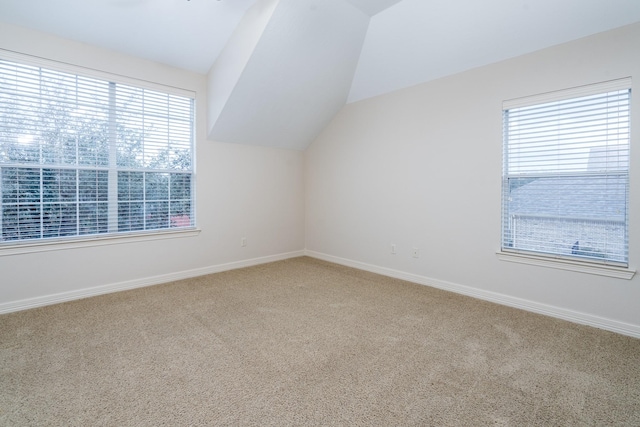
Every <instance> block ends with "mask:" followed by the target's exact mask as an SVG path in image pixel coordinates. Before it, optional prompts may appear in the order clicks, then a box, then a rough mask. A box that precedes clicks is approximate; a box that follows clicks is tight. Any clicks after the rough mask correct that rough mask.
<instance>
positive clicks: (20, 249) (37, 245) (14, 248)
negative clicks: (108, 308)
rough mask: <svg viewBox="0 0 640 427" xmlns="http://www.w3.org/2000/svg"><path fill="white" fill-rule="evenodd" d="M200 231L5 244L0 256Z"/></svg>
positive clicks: (135, 240) (197, 230) (189, 233)
mask: <svg viewBox="0 0 640 427" xmlns="http://www.w3.org/2000/svg"><path fill="white" fill-rule="evenodd" d="M200 231H201V230H200V229H197V228H189V229H180V230H166V231H165V230H163V231H153V232H148V233H132V234H118V235H110V236H100V237H97V236H91V237H80V238H76V239H73V240H65V241H60V240H56V241H48V242H47V241H45V242H43V241H39V242H34V243H26V242H20V243H13V244H12V243H5V244H4V245H0V256H8V255H22V254H29V253H34V252H46V251H60V250H66V249H78V248H87V247H92V246H105V245H117V244H121V243H134V242H147V241H152V240H163V239H176V238H179V237H193V236H197V235H198V234H200Z"/></svg>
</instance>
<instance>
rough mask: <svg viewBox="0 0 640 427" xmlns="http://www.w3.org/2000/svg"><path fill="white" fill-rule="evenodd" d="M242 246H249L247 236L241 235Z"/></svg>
mask: <svg viewBox="0 0 640 427" xmlns="http://www.w3.org/2000/svg"><path fill="white" fill-rule="evenodd" d="M240 246H242V247H243V248H244V247H245V246H247V238H246V237H241V238H240Z"/></svg>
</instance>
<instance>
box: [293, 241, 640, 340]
mask: <svg viewBox="0 0 640 427" xmlns="http://www.w3.org/2000/svg"><path fill="white" fill-rule="evenodd" d="M304 252H305V255H307V256H310V257H312V258H317V259H321V260H324V261H328V262H333V263H335V264H341V265H345V266H347V267H353V268H357V269H359V270H364V271H369V272H371V273H377V274H381V275H383V276H388V277H393V278H395V279H401V280H406V281H408V282H413V283H418V284H420V285H426V286H431V287H433V288H438V289H442V290H445V291H451V292H455V293H458V294H462V295H467V296H470V297H474V298H478V299H481V300H485V301H490V302H495V303H497V304H501V305H506V306H509V307H514V308H519V309H522V310H526V311H530V312H533V313H538V314H544V315H546V316H551V317H556V318H558V319H563V320H567V321H569V322H573V323H579V324H582V325H588V326H593V327H595V328H599V329H604V330H607V331H611V332H616V333H619V334H622V335H628V336H631V337H635V338H640V325H633V324H630V323H625V322H620V321H617V320H612V319H607V318H604V317H600V316H594V315H592V314H587V313H581V312H577V311H573V310H567V309H565V308H560V307H555V306H551V305H547V304H542V303H538V302H535V301H530V300H525V299H522V298H516V297H512V296H509V295H504V294H500V293H496V292H490V291H485V290H482V289H478V288H473V287H470V286H464V285H459V284H457V283H451V282H446V281H443V280H437V279H431V278H429V277H425V276H420V275H417V274H412V273H406V272H404V271H399V270H393V269H390V268H385V267H378V266H376V265H372V264H366V263H363V262H359V261H353V260H350V259H345V258H340V257H336V256H333V255H327V254H323V253H320V252H315V251H310V250H305V251H304Z"/></svg>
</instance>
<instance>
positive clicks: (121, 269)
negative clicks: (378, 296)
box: [0, 24, 304, 312]
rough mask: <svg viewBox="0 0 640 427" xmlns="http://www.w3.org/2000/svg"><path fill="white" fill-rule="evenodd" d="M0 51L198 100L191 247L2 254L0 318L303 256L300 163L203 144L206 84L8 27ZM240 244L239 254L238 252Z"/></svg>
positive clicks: (275, 152) (288, 154)
mask: <svg viewBox="0 0 640 427" xmlns="http://www.w3.org/2000/svg"><path fill="white" fill-rule="evenodd" d="M0 48H2V49H7V50H12V51H17V52H20V53H25V54H30V55H36V56H40V57H43V58H47V59H51V60H56V61H61V62H65V63H69V64H73V65H79V66H83V67H89V68H94V69H98V70H102V71H107V72H110V73H115V74H120V75H124V76H127V77H130V78H137V79H143V80H148V81H152V82H155V83H160V84H164V85H171V86H175V87H179V88H183V89H188V90H191V91H195V92H196V93H197V96H196V108H197V117H196V121H197V130H196V134H197V135H196V138H197V141H196V146H197V152H196V173H197V178H196V179H197V187H196V193H197V210H196V216H197V221H198V224H197V225H198V227H199V228H200V229H201V230H202V231H201V233H200V234H199V235H198V236H195V237H184V238H177V239H168V240H156V241H151V242H139V243H124V244H117V245H108V246H100V247H89V248H82V249H69V250H59V251H48V252H40V253H33V254H23V255H10V256H2V255H1V250H0V312H2V311H11V310H14V309H20V308H27V307H29V306H33V305H38V304H41V303H48V302H53V301H56V300H64V299H70V298H74V297H77V296H81V295H90V294H92V293H95V292H102V291H109V290H115V289H118V288H127V287H133V286H139V285H141V284H152V283H155V282H158V281H162V280H163V279H170V278H176V277H180V276H181V275H190V274H195V273H203V272H207V271H216V270H218V269H224V268H227V267H234V266H242V265H248V264H251V263H255V262H261V261H264V260H271V259H278V258H281V257H287V256H290V255H293V254H299V253H300V251H302V250H303V249H304V195H303V191H304V186H303V154H302V153H301V152H299V151H291V150H282V149H271V148H265V147H257V146H241V145H230V144H222V143H217V142H212V141H208V140H206V118H207V113H206V104H207V82H206V76H204V75H200V74H196V73H192V72H187V71H183V70H179V69H175V68H171V67H167V66H164V65H160V64H156V63H152V62H149V61H145V60H141V59H137V58H133V57H128V56H124V55H121V54H117V53H114V52H110V51H106V50H102V49H99V48H95V47H91V46H88V45H85V44H81V43H75V42H71V41H68V40H63V39H60V38H56V37H52V36H49V35H45V34H42V33H37V32H33V31H30V30H26V29H21V28H18V27H14V26H9V25H5V24H0ZM1 53H2V52H1V51H0V54H1ZM241 237H246V238H247V246H246V247H240V238H241ZM101 286H103V287H104V288H100V287H101Z"/></svg>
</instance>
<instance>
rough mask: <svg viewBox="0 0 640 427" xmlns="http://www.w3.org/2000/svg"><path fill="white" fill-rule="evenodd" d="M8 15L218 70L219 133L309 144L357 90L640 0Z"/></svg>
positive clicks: (102, 2)
mask: <svg viewBox="0 0 640 427" xmlns="http://www.w3.org/2000/svg"><path fill="white" fill-rule="evenodd" d="M0 21H4V22H7V23H11V24H15V25H20V26H24V27H28V28H32V29H36V30H39V31H43V32H48V33H52V34H55V35H58V36H61V37H65V38H69V39H74V40H79V41H83V42H85V43H89V44H93V45H96V46H100V47H104V48H108V49H112V50H116V51H120V52H123V53H127V54H130V55H135V56H138V57H142V58H146V59H150V60H153V61H157V62H160V63H164V64H168V65H171V66H176V67H180V68H184V69H188V70H192V71H196V72H199V73H202V74H207V76H208V82H209V92H210V98H209V111H208V113H209V116H208V131H209V135H208V136H209V137H210V138H211V139H215V140H220V141H225V142H237V143H247V144H263V145H269V146H275V147H283V148H293V149H304V148H305V147H306V146H307V145H308V144H309V143H310V142H311V141H313V139H314V138H315V137H316V136H317V135H318V133H319V132H320V131H321V130H322V129H323V127H324V126H325V125H326V124H327V123H328V122H329V121H330V120H331V118H332V117H333V116H334V115H335V114H336V113H337V112H338V111H339V110H340V109H341V108H342V107H343V106H344V105H345V103H347V102H354V101H358V100H362V99H366V98H369V97H372V96H376V95H380V94H384V93H387V92H390V91H394V90H397V89H400V88H404V87H408V86H412V85H415V84H418V83H422V82H425V81H429V80H433V79H437V78H440V77H443V76H446V75H450V74H454V73H458V72H461V71H464V70H467V69H470V68H474V67H478V66H482V65H486V64H489V63H492V62H496V61H500V60H503V59H507V58H510V57H514V56H518V55H522V54H524V53H527V52H531V51H535V50H538V49H542V48H545V47H548V46H552V45H555V44H559V43H563V42H567V41H570V40H574V39H577V38H580V37H584V36H588V35H591V34H594V33H598V32H602V31H606V30H609V29H612V28H616V27H619V26H623V25H627V24H631V23H634V22H638V21H640V1H638V0H482V1H478V0H92V1H87V0H29V1H25V0H2V1H0ZM1 47H2V41H1V40H0V48H1Z"/></svg>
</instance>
